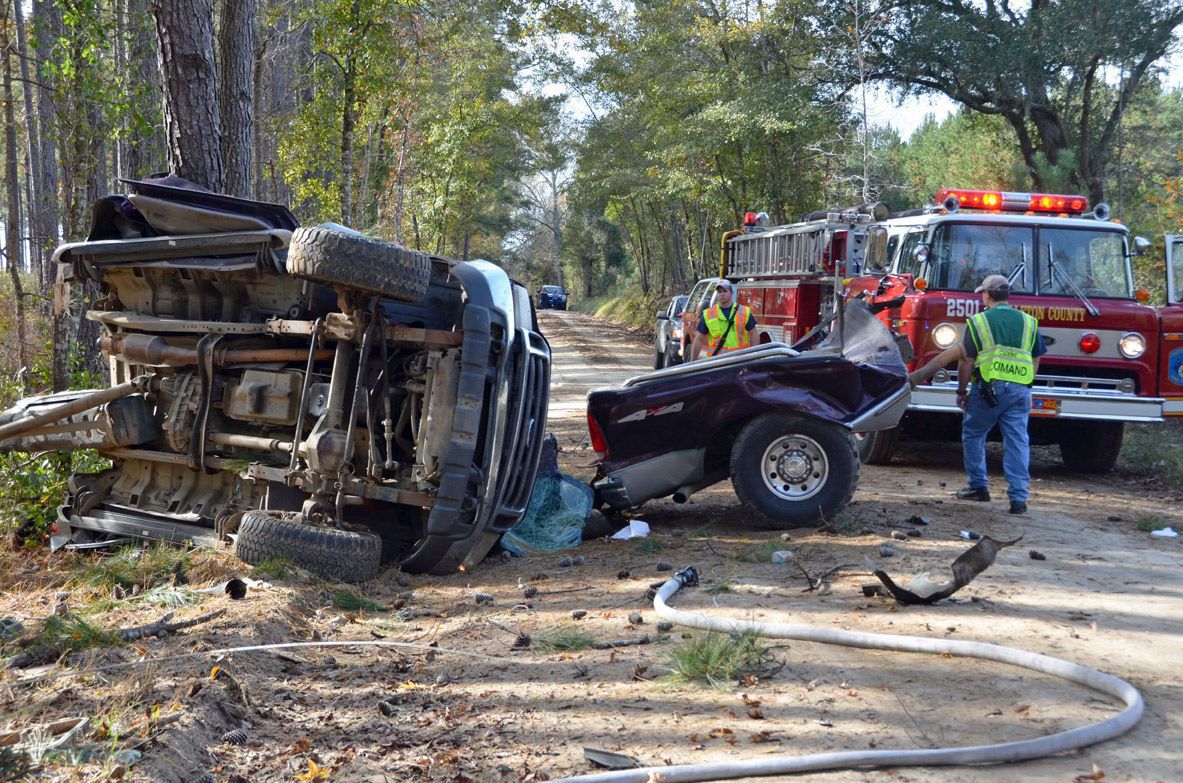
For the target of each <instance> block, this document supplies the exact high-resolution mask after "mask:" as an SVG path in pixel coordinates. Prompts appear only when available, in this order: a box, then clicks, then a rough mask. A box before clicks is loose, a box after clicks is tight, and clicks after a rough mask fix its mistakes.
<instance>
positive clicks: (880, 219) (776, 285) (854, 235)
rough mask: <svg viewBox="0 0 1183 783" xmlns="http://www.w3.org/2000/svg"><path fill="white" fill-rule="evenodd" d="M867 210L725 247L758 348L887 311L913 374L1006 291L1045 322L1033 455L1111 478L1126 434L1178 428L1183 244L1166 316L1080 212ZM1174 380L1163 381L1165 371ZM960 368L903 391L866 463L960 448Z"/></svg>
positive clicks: (1096, 218)
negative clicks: (1134, 425) (915, 449)
mask: <svg viewBox="0 0 1183 783" xmlns="http://www.w3.org/2000/svg"><path fill="white" fill-rule="evenodd" d="M876 211H877V208H871V207H869V206H865V207H863V208H859V209H856V210H849V211H847V212H842V213H815V214H813V215H809V216H807V219H806V220H804V221H802V222H800V223H795V224H791V225H787V226H776V227H772V228H769V229H767V230H765V231H757V232H751V231H749V232H747V233H738V232H729V234H728V235H727V236H726V238H725V240H724V247H723V253H722V261H721V266H722V269H721V274H722V275H723V276H726V277H728V278H729V279H731V280H734V281H736V282H737V283H738V285H739V300H740V301H741V302H743V303H744V304H746V305H748V306H749V307H751V308H752V311H753V312H754V313H755V314H756V317H757V319H758V320H759V322H760V329H759V335H760V336H759V338H758V339H759V340H760V341H762V342H767V341H772V340H780V341H784V342H787V343H790V344H792V343H793V342H795V341H797V340H799V339H801V338H802V336H804V335H805V334H806V332H807V331H808V330H809V329H811V328H813V327H814V326H815V325H817V324H818V323H819V322H820V321H821V320H822V319H824V318H825V317H826V316H827V314H828V313H831V312H835V311H836V303H837V302H838V301H840V300H842V299H844V298H849V297H852V296H862V297H865V298H866V299H868V300H869V301H871V302H873V303H878V304H880V305H889V306H888V307H886V308H885V309H882V310H881V311H880V314H879V317H880V318H881V319H883V321H884V322H885V323H886V324H887V326H888V327H889V328H890V329H891V330H892V331H893V332H895V333H897V334H900V335H904V336H906V337H907V339H908V342H909V343H910V344H911V346H912V349H913V353H914V354H915V356H914V359H913V360H912V362H911V364H910V365H909V367H910V369H912V368H915V367H918V366H920V365H923V364H925V363H927V362H929V361H930V360H932V359H933V358H935V357H936V356H937V355H938V354H940V353H941V352H942V351H943V350H944V349H946V348H948V347H949V346H951V345H953V344H955V343H956V342H957V341H959V340H960V339H961V337H962V334H963V333H964V330H965V320H966V319H967V318H968V317H969V316H971V315H973V314H975V313H976V312H978V311H979V309H980V308H981V296H980V294H976V293H974V288H975V287H977V286H978V285H979V284H980V283H981V282H982V280H983V279H984V278H985V277H986V276H987V275H990V274H1003V275H1006V276H1007V277H1008V279H1009V280H1010V281H1011V300H1010V301H1011V303H1012V304H1013V305H1015V306H1016V307H1018V308H1020V309H1022V310H1025V311H1027V312H1029V313H1030V314H1032V315H1034V316H1035V317H1036V318H1037V319H1038V320H1039V326H1040V333H1041V334H1042V335H1043V336H1044V340H1045V342H1046V343H1047V346H1048V353H1047V355H1045V356H1044V357H1043V358H1042V360H1041V362H1040V366H1039V373H1038V376H1037V378H1036V383H1035V386H1034V388H1033V410H1032V417H1031V425H1030V431H1031V436H1032V442H1033V443H1035V444H1044V445H1047V444H1059V446H1060V453H1061V455H1062V457H1063V460H1064V464H1065V465H1067V466H1068V467H1069V468H1070V469H1073V470H1078V471H1083V472H1105V471H1108V470H1109V469H1111V468H1112V467H1113V464H1114V462H1115V461H1116V459H1117V454H1118V452H1119V450H1120V448H1121V441H1122V436H1123V432H1124V426H1125V422H1149V421H1161V420H1162V419H1163V416H1164V415H1183V377H1180V376H1181V375H1183V306H1180V305H1178V304H1177V303H1178V302H1179V296H1180V295H1181V294H1183V275H1181V274H1180V273H1179V272H1174V271H1172V270H1173V266H1170V264H1171V263H1172V261H1173V262H1174V263H1177V264H1180V265H1183V237H1174V238H1169V239H1168V244H1167V247H1168V264H1169V267H1168V274H1169V275H1171V279H1170V289H1171V299H1170V301H1171V302H1173V303H1176V304H1172V305H1168V306H1167V307H1165V308H1154V307H1151V306H1149V305H1147V304H1145V302H1146V301H1147V299H1148V295H1147V293H1146V292H1145V291H1135V290H1134V286H1133V277H1132V271H1131V263H1130V261H1131V258H1132V255H1133V254H1134V253H1143V252H1145V251H1146V250H1147V249H1148V248H1149V247H1150V243H1149V242H1148V241H1147V240H1145V239H1142V238H1141V237H1138V238H1132V239H1131V237H1129V232H1128V230H1127V229H1126V227H1125V226H1123V225H1121V224H1120V223H1117V222H1113V221H1110V220H1109V219H1108V218H1109V210H1108V208H1107V207H1106V206H1105V205H1104V204H1099V205H1097V206H1096V207H1095V208H1093V209H1092V210H1089V207H1088V201H1087V199H1085V198H1084V197H1082V196H1067V195H1056V194H1044V193H1006V192H999V191H983V190H941V191H939V192H938V193H937V196H936V201H935V204H933V205H931V206H928V207H925V208H923V209H919V210H914V211H910V212H905V213H897V214H895V215H891V216H888V215H885V214H883V213H882V212H880V213H879V214H876ZM1172 368H1173V369H1172ZM956 387H957V378H956V364H955V363H953V364H950V365H949V366H948V367H947V368H946V369H944V370H942V371H941V372H940V373H938V374H937V376H936V377H935V378H933V380H932V382H931V383H930V384H926V385H923V386H920V387H918V388H917V389H915V390H914V391H913V394H912V402H911V404H910V406H909V411H908V414H907V415H906V416H905V417H904V420H903V421H902V422H901V424H900V426H899V427H897V428H895V429H892V430H885V431H882V432H877V433H868V434H867V435H866V436H863V437H860V438H859V444H858V445H859V450H860V454H861V455H862V457H863V460H864V461H866V462H872V463H884V462H887V461H889V460H890V459H891V456H892V453H893V452H894V450H895V448H896V445H897V443H898V441H899V438H900V437H901V435H902V434H905V435H909V436H912V437H917V438H921V439H946V438H947V439H954V440H955V439H957V438H958V437H959V433H960V419H959V416H960V411H959V409H958V407H957V404H956V400H955V393H956Z"/></svg>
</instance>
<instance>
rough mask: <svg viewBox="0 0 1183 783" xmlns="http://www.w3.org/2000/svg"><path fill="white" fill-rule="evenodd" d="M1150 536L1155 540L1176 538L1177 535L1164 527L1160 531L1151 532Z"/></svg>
mask: <svg viewBox="0 0 1183 783" xmlns="http://www.w3.org/2000/svg"><path fill="white" fill-rule="evenodd" d="M1150 535H1152V536H1154V537H1155V538H1178V537H1179V534H1178V533H1176V532H1175V531H1174V530H1172V529H1171V528H1169V527H1164V528H1163V529H1162V530H1151V531H1150Z"/></svg>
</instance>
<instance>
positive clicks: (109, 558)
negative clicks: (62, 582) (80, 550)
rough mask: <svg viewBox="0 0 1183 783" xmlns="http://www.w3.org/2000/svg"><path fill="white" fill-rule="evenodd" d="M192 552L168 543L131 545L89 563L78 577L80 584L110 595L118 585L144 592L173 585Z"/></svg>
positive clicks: (187, 564) (186, 564)
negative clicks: (174, 577)
mask: <svg viewBox="0 0 1183 783" xmlns="http://www.w3.org/2000/svg"><path fill="white" fill-rule="evenodd" d="M189 563H190V558H189V551H188V550H186V549H180V548H178V547H174V546H169V545H168V544H152V545H151V546H146V547H142V548H141V547H140V546H138V545H135V544H132V545H129V546H125V547H121V548H120V549H116V550H115V551H114V552H111V553H110V554H106V555H102V556H100V557H99V559H98V560H96V561H94V562H91V563H88V564H87V565H86V566H84V567H83V568H82V570H81V571H80V572H79V573H78V576H77V577H76V578H75V580H74V581H75V582H76V583H77V584H79V585H82V586H85V587H90V588H93V589H95V590H99V591H101V592H104V593H109V592H110V591H111V590H112V589H113V588H114V587H115V585H119V586H120V587H122V588H124V589H125V590H129V591H130V590H131V589H132V588H134V587H139V588H140V589H141V590H148V589H149V588H151V587H153V586H156V585H159V584H161V583H164V582H171V581H172V577H173V575H174V574H177V573H180V572H182V571H184V570H185V569H187V568H188V567H189Z"/></svg>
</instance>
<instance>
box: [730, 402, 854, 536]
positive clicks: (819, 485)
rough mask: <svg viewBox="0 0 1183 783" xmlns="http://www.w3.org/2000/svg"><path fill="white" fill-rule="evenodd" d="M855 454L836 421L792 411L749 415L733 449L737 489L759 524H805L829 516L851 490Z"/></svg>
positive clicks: (847, 498)
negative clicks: (755, 416)
mask: <svg viewBox="0 0 1183 783" xmlns="http://www.w3.org/2000/svg"><path fill="white" fill-rule="evenodd" d="M858 475H859V460H858V454H857V453H856V452H855V448H854V442H853V441H852V440H851V438H850V435H849V434H847V432H846V431H845V430H843V429H842V428H841V427H839V426H838V425H836V424H828V423H826V422H821V421H817V420H815V419H807V418H804V417H801V416H793V415H790V414H769V415H766V416H761V417H759V418H757V419H753V420H752V421H750V422H748V424H747V425H746V426H745V427H744V428H743V430H741V431H740V433H739V437H738V438H736V441H735V445H734V446H733V447H732V449H731V483H732V484H733V485H734V486H735V494H736V495H737V496H738V497H739V499H740V500H741V501H742V502H743V503H744V504H745V505H747V506H749V507H750V508H752V509H754V510H756V511H758V512H760V514H761V515H762V516H763V519H757V520H755V522H756V524H758V525H759V526H761V527H766V528H771V529H786V528H794V527H806V526H809V525H813V524H816V523H817V522H819V521H820V520H822V519H828V518H831V517H833V516H834V515H835V514H837V513H838V512H839V511H841V510H842V508H843V507H845V506H846V504H847V503H849V502H850V498H851V496H852V495H854V488H855V486H857V484H858Z"/></svg>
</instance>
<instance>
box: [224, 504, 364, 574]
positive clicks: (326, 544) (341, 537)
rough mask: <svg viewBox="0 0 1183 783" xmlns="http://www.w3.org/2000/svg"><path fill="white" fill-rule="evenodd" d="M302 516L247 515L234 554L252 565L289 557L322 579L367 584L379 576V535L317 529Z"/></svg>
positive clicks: (289, 514)
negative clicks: (274, 558) (367, 581)
mask: <svg viewBox="0 0 1183 783" xmlns="http://www.w3.org/2000/svg"><path fill="white" fill-rule="evenodd" d="M298 517H299V514H292V513H287V514H284V515H283V516H280V515H279V514H277V513H276V512H273V511H248V512H246V513H245V514H243V516H242V522H241V523H240V524H239V526H238V538H237V539H236V540H235V542H234V554H235V555H237V556H238V559H239V560H242V561H243V562H244V563H249V564H251V565H259V563H262V562H263V561H265V560H269V559H271V558H273V557H285V558H287V559H288V560H291V561H292V562H293V563H295V564H296V565H298V566H300V567H301V568H305V569H307V570H309V571H311V572H312V573H314V574H316V575H318V576H323V577H325V578H326V579H337V580H339V581H342V582H364V581H365V580H367V579H371V578H373V577H375V576H377V575H378V567H379V563H380V562H381V559H382V539H380V538H379V537H378V536H375V535H371V534H369V533H353V532H351V531H348V530H338V529H337V528H331V527H316V526H314V525H310V524H304V523H302V522H299V521H297V519H298Z"/></svg>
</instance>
